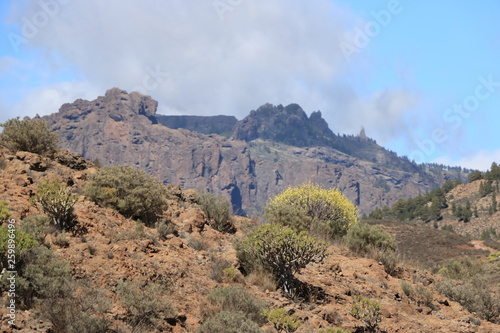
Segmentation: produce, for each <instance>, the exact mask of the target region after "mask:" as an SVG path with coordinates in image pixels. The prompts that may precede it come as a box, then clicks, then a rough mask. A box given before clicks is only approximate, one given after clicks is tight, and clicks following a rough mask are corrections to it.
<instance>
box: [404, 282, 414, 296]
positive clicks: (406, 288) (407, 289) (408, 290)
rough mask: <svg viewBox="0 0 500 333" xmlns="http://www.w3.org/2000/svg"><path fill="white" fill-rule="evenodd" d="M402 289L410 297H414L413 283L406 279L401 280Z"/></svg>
mask: <svg viewBox="0 0 500 333" xmlns="http://www.w3.org/2000/svg"><path fill="white" fill-rule="evenodd" d="M401 289H402V290H403V293H404V294H405V295H406V296H407V297H409V298H412V297H413V293H414V291H413V287H412V286H411V284H409V283H408V282H406V281H401Z"/></svg>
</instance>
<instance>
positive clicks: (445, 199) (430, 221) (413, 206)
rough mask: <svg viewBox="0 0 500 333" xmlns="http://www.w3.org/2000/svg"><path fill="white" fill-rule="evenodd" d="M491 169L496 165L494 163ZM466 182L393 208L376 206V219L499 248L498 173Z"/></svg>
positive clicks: (372, 214)
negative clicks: (446, 232)
mask: <svg viewBox="0 0 500 333" xmlns="http://www.w3.org/2000/svg"><path fill="white" fill-rule="evenodd" d="M493 166H494V168H498V167H497V166H496V163H493ZM474 175H479V176H478V178H480V179H472V181H471V182H469V183H467V184H462V183H458V182H455V183H453V184H452V183H451V182H448V183H446V184H445V185H444V186H443V187H442V188H438V189H435V190H433V191H431V192H429V193H427V194H426V195H422V196H419V197H415V198H411V199H408V200H400V201H398V202H396V204H395V205H393V206H392V207H390V208H389V207H385V208H384V209H377V210H376V211H374V212H372V213H371V214H370V217H376V218H389V219H391V218H394V219H399V220H402V221H413V222H414V223H419V224H423V225H427V226H429V227H432V228H434V229H448V230H449V231H452V232H455V233H458V234H460V235H463V236H468V237H472V238H474V239H478V240H479V239H480V240H483V241H487V242H489V243H490V244H492V246H493V247H495V248H497V249H499V250H500V243H499V242H498V241H500V235H499V234H498V233H497V232H498V231H500V211H499V208H500V206H499V205H498V202H497V199H496V197H497V195H498V193H499V190H498V184H499V181H498V179H497V176H493V175H492V172H491V171H487V172H486V174H485V175H481V174H480V173H479V172H478V171H477V172H476V173H475V174H474Z"/></svg>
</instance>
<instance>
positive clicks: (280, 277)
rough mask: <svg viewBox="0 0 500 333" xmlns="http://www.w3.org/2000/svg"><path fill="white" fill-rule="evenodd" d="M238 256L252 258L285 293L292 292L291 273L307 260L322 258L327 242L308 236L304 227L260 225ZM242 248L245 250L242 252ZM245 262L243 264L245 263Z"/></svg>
mask: <svg viewBox="0 0 500 333" xmlns="http://www.w3.org/2000/svg"><path fill="white" fill-rule="evenodd" d="M239 251H240V254H238V258H239V259H240V260H242V259H244V258H245V257H247V258H248V257H250V258H255V260H257V261H258V262H259V263H260V265H261V266H262V267H263V268H264V269H265V270H267V271H269V272H270V273H271V274H273V276H274V278H275V279H276V281H277V283H278V287H280V288H281V289H282V290H283V291H284V292H285V294H286V295H288V296H291V297H293V296H294V295H295V292H296V290H295V288H294V285H293V283H294V281H295V278H294V275H295V274H296V273H298V272H299V271H300V269H302V268H304V267H305V266H306V265H307V264H308V263H310V262H321V261H323V259H324V258H325V256H326V246H325V245H324V244H323V243H320V242H318V241H316V240H315V239H314V238H312V237H309V236H308V235H307V233H306V232H305V231H302V232H300V233H297V232H296V231H295V230H294V229H291V228H287V227H282V226H280V225H277V224H265V225H261V226H260V227H259V228H258V229H257V231H256V232H254V233H253V234H252V235H250V237H249V238H248V239H247V240H246V241H245V242H244V243H243V244H242V245H241V246H240V248H239ZM241 252H243V253H245V255H244V256H242V255H241ZM244 265H245V264H244Z"/></svg>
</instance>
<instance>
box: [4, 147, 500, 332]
mask: <svg viewBox="0 0 500 333" xmlns="http://www.w3.org/2000/svg"><path fill="white" fill-rule="evenodd" d="M96 170H97V169H96V167H95V166H94V165H93V164H92V163H90V162H87V161H85V160H83V159H82V158H81V157H79V156H75V155H73V154H70V153H69V152H66V151H62V152H59V153H57V154H56V155H55V156H54V157H53V158H47V157H41V156H38V155H34V154H30V153H25V152H18V153H16V154H14V153H11V152H9V151H8V150H6V149H5V148H0V201H6V202H7V204H8V206H9V209H10V210H11V211H12V214H13V216H12V217H13V218H15V219H16V220H17V221H21V220H22V219H23V218H25V217H26V216H30V215H36V214H40V212H39V211H37V210H36V209H35V208H34V207H33V206H32V205H30V203H29V201H28V200H29V198H30V196H31V195H33V193H36V190H37V184H38V183H39V182H40V181H41V180H42V179H43V178H45V177H53V178H56V179H58V180H60V181H64V182H66V183H68V185H71V186H72V188H73V191H74V193H77V194H81V193H82V188H83V186H84V184H85V182H86V180H87V179H88V177H89V175H90V174H92V173H94V172H96ZM193 199H194V192H193V191H181V190H180V188H179V187H177V186H170V187H169V208H168V210H167V211H166V212H165V216H164V218H165V219H166V220H168V221H171V222H172V223H173V225H174V226H175V229H176V232H175V233H173V234H170V235H168V236H167V237H166V238H164V239H162V238H161V237H160V235H159V233H158V231H157V230H156V229H154V228H148V227H144V228H141V227H138V225H137V223H136V222H135V221H132V220H130V219H126V218H124V217H123V216H121V215H120V214H119V213H117V212H116V211H114V210H111V209H105V208H101V207H98V206H97V205H95V204H93V203H91V202H89V201H87V200H86V199H85V198H84V197H83V196H80V199H79V201H78V203H77V204H76V214H77V220H78V222H79V226H80V227H81V230H84V232H83V233H80V234H78V235H76V234H71V233H68V234H66V239H67V243H66V244H63V245H62V246H61V242H60V241H58V240H57V237H56V236H54V235H49V236H48V237H47V239H46V242H47V244H49V245H50V247H51V249H52V250H53V251H54V253H55V254H56V255H57V256H59V257H60V258H62V259H65V260H67V261H69V263H70V266H71V269H72V274H73V277H74V278H75V279H77V280H81V281H86V282H87V283H89V284H90V285H91V286H93V287H94V288H96V289H97V288H100V289H102V290H103V291H104V293H105V297H106V298H107V299H108V300H110V301H111V305H112V306H111V307H110V308H109V310H107V311H106V312H104V313H102V316H103V317H105V318H106V319H108V320H110V321H111V322H112V325H111V329H112V331H110V332H132V330H131V328H130V327H129V326H128V325H126V320H127V318H126V312H125V310H124V308H123V307H122V305H121V303H120V300H119V297H118V296H117V294H116V287H117V284H118V281H119V280H124V281H130V282H140V281H155V282H157V283H159V284H161V285H162V286H164V288H165V294H167V295H168V299H169V300H170V302H171V304H172V307H173V309H174V313H173V314H172V315H171V316H169V317H168V318H166V320H165V322H164V323H163V324H162V325H161V327H162V329H161V330H162V331H165V332H195V331H196V328H197V327H198V326H199V325H200V324H202V322H203V321H204V320H205V319H206V318H205V317H206V315H207V308H208V307H209V305H208V299H207V294H208V292H209V291H210V290H211V289H213V288H214V287H217V286H228V285H231V284H239V285H241V286H243V287H244V288H245V289H246V290H248V291H249V292H251V293H252V294H254V295H256V296H258V297H260V298H261V299H263V300H265V301H266V302H268V303H269V304H270V305H271V306H273V307H284V308H286V309H288V310H289V312H295V313H296V314H297V315H298V317H299V319H300V320H301V322H302V325H301V327H300V328H299V329H298V330H297V332H319V330H320V329H321V328H327V327H342V328H344V329H346V330H348V331H350V332H361V331H362V330H360V328H359V327H361V326H363V325H362V323H361V322H360V321H359V320H357V319H355V318H354V317H352V316H351V315H350V309H351V306H352V303H353V301H354V298H355V296H356V295H361V296H363V297H365V298H369V299H373V300H377V301H378V302H379V303H380V304H381V306H382V317H381V318H382V320H381V322H380V325H379V327H380V330H381V331H382V332H491V333H493V332H499V331H500V326H499V325H496V324H493V323H490V322H487V321H485V320H480V319H479V318H478V317H477V316H476V315H475V314H471V313H469V312H468V311H466V310H465V309H463V307H462V306H461V305H459V304H458V303H456V302H453V301H451V300H449V299H447V298H446V297H445V296H443V295H441V294H440V293H438V292H437V291H435V289H434V286H435V284H436V282H437V281H438V280H439V279H440V276H438V275H433V274H431V273H429V271H427V270H425V269H422V268H414V267H411V266H408V265H406V266H401V267H400V268H399V269H398V272H397V274H394V275H395V276H391V275H389V274H387V273H386V272H385V270H384V266H382V264H380V263H379V262H377V261H375V260H373V259H367V258H359V257H355V256H353V255H352V254H351V253H349V251H348V250H346V248H345V247H344V246H342V245H341V244H337V246H333V245H332V246H330V247H329V253H330V255H329V256H328V257H327V259H326V260H325V261H324V262H323V263H319V264H310V265H308V266H307V267H306V268H305V269H304V270H303V271H302V272H301V273H300V274H299V275H298V278H299V279H300V280H301V281H302V282H305V283H307V284H308V285H309V286H311V288H312V289H311V290H315V291H316V292H315V293H313V295H315V296H314V297H312V298H311V299H310V300H308V301H295V302H294V301H291V300H289V299H287V298H285V297H284V296H283V295H282V294H281V292H280V291H279V290H275V289H274V288H273V285H272V283H271V282H270V281H269V279H268V278H267V279H266V277H265V276H255V275H252V276H246V277H244V276H243V275H241V273H239V272H238V271H237V273H236V276H235V278H234V279H233V280H232V281H228V280H222V282H217V281H216V280H218V279H217V278H216V277H215V276H214V274H215V273H216V266H217V263H219V262H221V261H223V260H225V261H227V262H229V264H230V265H232V266H234V267H238V262H237V258H236V251H235V250H234V247H233V244H234V241H235V240H236V239H238V238H241V237H244V233H245V231H247V230H249V229H251V228H252V226H253V225H255V223H256V222H254V221H252V220H249V219H246V218H241V217H235V218H234V219H235V220H234V223H235V225H236V227H237V232H236V233H235V234H226V233H221V232H218V231H215V230H213V229H212V228H211V227H210V226H208V225H207V223H206V222H207V221H206V218H205V216H204V214H203V212H202V211H201V210H200V208H199V207H198V205H196V204H195V203H194V200H193ZM20 223H22V222H20ZM387 228H391V227H390V226H389V227H387ZM426 230H428V229H426ZM395 234H396V235H397V233H395ZM412 237H413V238H414V239H418V238H416V237H418V233H416V232H414V233H413V234H412ZM422 244H423V246H422V247H421V251H423V252H426V251H428V249H427V248H426V245H425V242H422ZM464 244H466V243H464ZM458 245H460V244H458V243H457V244H455V243H453V244H452V245H450V246H451V247H456V246H458ZM462 245H463V244H462ZM442 246H443V247H444V248H446V244H444V245H442ZM474 253H475V254H476V255H478V256H486V255H487V253H488V252H487V251H484V252H474ZM415 266H417V265H415ZM219 281H220V280H219ZM403 281H405V282H406V283H408V284H410V285H412V286H413V287H414V288H417V287H419V288H423V289H421V290H426V291H428V293H429V295H430V299H428V300H427V301H426V302H420V301H418V300H415V299H410V298H408V297H407V296H405V294H404V292H403V290H402V282H403ZM2 296H3V297H4V298H5V293H3V295H2ZM0 313H1V315H2V326H1V330H0V331H1V332H20V333H21V332H30V333H31V332H47V333H48V332H52V329H51V326H52V324H51V323H50V322H48V321H46V320H44V319H42V317H40V314H39V312H38V310H37V309H36V308H33V309H29V310H22V309H18V312H17V319H16V325H15V326H14V327H10V326H9V325H8V324H7V320H6V318H7V316H6V313H7V311H6V308H5V307H2V308H1V309H0ZM263 330H264V331H265V332H269V333H270V332H277V331H276V330H275V329H274V328H273V327H272V325H270V324H267V325H264V326H263Z"/></svg>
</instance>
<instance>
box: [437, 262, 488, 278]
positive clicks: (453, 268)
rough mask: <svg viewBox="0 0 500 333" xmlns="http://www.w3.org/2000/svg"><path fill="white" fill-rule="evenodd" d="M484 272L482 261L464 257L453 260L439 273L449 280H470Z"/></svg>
mask: <svg viewBox="0 0 500 333" xmlns="http://www.w3.org/2000/svg"><path fill="white" fill-rule="evenodd" d="M483 271H484V265H483V263H482V262H481V261H479V260H473V259H471V258H468V257H464V258H454V259H451V260H450V261H448V262H447V263H446V264H445V266H444V267H443V268H441V269H440V270H439V271H438V273H439V274H442V275H443V276H444V277H447V278H449V279H454V280H469V279H471V278H473V277H475V276H476V275H477V274H480V273H482V272H483Z"/></svg>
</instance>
